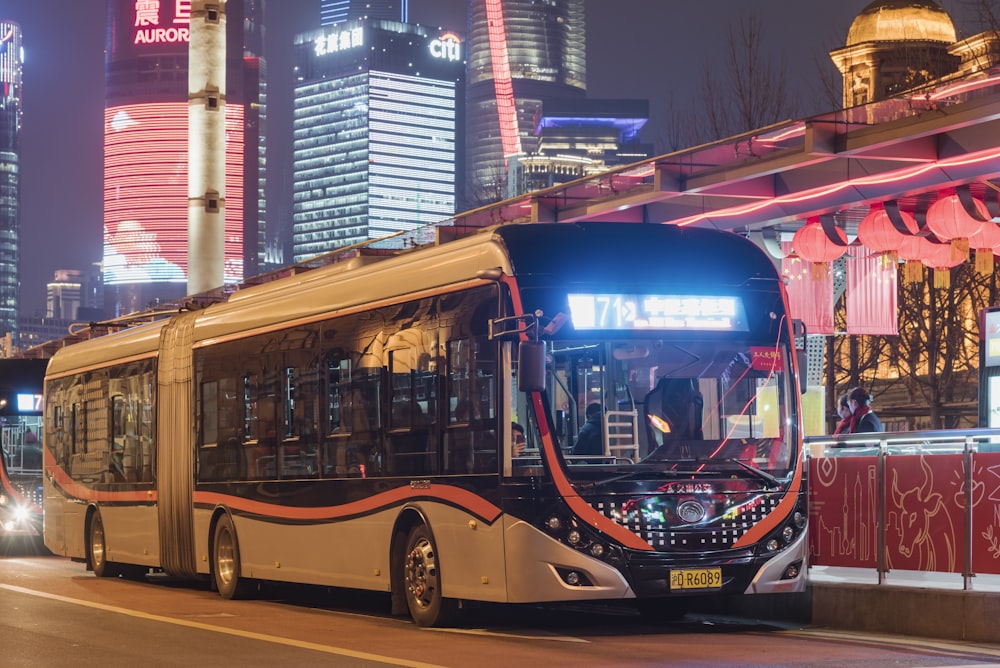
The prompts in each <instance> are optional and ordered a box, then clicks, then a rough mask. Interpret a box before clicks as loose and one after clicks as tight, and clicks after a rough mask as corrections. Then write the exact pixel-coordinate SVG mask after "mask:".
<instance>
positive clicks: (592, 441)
mask: <svg viewBox="0 0 1000 668" xmlns="http://www.w3.org/2000/svg"><path fill="white" fill-rule="evenodd" d="M603 414H604V410H603V409H602V408H601V405H600V404H598V403H592V404H590V405H589V406H587V412H586V415H587V421H586V422H585V423H584V424H583V426H582V427H581V428H580V433H579V434H577V437H576V444H575V445H574V446H573V454H574V455H603V454H604V438H603V433H602V432H603V420H602V418H603Z"/></svg>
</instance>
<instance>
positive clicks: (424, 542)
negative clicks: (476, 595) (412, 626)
mask: <svg viewBox="0 0 1000 668" xmlns="http://www.w3.org/2000/svg"><path fill="white" fill-rule="evenodd" d="M402 580H403V587H404V593H405V595H406V605H407V607H408V608H409V609H410V617H412V618H413V621H414V622H415V623H416V624H417V626H442V625H444V624H446V623H447V622H448V620H449V619H450V618H451V616H452V613H453V611H454V609H455V606H456V603H455V601H452V600H450V599H445V598H444V597H443V596H441V566H440V564H439V563H438V553H437V547H436V546H435V545H434V538H433V536H431V532H430V530H429V529H428V528H427V526H426V525H425V524H417V525H414V526H413V527H412V528H411V529H410V533H409V534H408V535H407V538H406V552H405V554H404V556H403V578H402Z"/></svg>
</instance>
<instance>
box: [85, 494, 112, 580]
mask: <svg viewBox="0 0 1000 668" xmlns="http://www.w3.org/2000/svg"><path fill="white" fill-rule="evenodd" d="M87 561H88V562H89V566H90V568H91V570H93V571H94V575H96V576H97V577H99V578H110V577H116V576H117V575H118V570H117V569H116V568H115V567H114V565H113V564H111V563H110V562H108V543H107V539H106V536H105V534H104V520H102V519H101V511H100V510H95V511H94V514H93V515H91V516H90V525H89V527H88V530H87Z"/></svg>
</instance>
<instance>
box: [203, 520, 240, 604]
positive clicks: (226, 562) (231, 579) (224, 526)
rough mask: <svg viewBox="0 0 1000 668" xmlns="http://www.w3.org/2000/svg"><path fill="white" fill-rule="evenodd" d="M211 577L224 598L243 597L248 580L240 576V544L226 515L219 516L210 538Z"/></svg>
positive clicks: (234, 529)
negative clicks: (213, 533)
mask: <svg viewBox="0 0 1000 668" xmlns="http://www.w3.org/2000/svg"><path fill="white" fill-rule="evenodd" d="M212 578H213V580H214V583H215V588H216V589H217V590H218V592H219V595H220V596H221V597H222V598H225V599H237V598H244V597H246V595H247V592H248V589H249V582H248V581H247V579H246V578H243V577H241V576H240V544H239V541H237V539H236V527H234V526H233V520H232V518H231V517H230V516H229V515H228V514H227V515H222V516H221V517H219V521H218V522H217V523H216V524H215V535H214V539H213V540H212Z"/></svg>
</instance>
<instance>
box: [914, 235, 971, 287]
mask: <svg viewBox="0 0 1000 668" xmlns="http://www.w3.org/2000/svg"><path fill="white" fill-rule="evenodd" d="M927 249H928V250H927V255H926V256H925V257H924V264H926V265H927V266H928V267H931V268H932V269H933V270H934V287H936V288H947V287H949V286H951V268H952V267H956V266H958V265H960V264H962V263H963V262H964V261H965V260H963V259H962V258H961V257H958V258H956V257H955V253H954V252H952V247H951V244H935V243H928V245H927Z"/></svg>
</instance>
